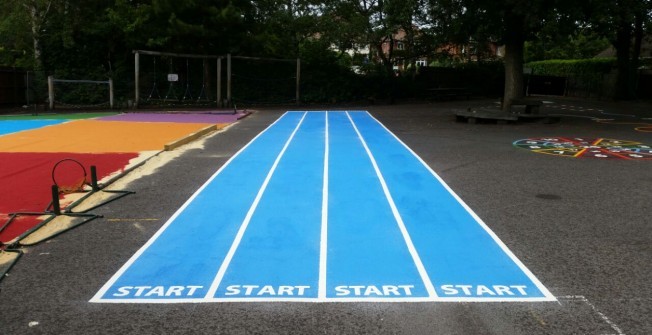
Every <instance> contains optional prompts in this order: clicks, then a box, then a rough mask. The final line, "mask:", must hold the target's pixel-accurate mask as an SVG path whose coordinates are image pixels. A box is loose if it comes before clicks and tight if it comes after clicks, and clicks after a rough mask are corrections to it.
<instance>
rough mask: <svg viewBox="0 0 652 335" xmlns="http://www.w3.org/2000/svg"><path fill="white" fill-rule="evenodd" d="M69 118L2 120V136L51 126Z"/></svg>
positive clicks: (0, 128) (0, 124) (0, 130)
mask: <svg viewBox="0 0 652 335" xmlns="http://www.w3.org/2000/svg"><path fill="white" fill-rule="evenodd" d="M67 121H68V120H0V136H2V135H7V134H12V133H17V132H19V131H24V130H31V129H36V128H41V127H45V126H51V125H55V124H60V123H64V122H67Z"/></svg>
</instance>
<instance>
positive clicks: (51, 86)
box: [48, 76, 54, 110]
mask: <svg viewBox="0 0 652 335" xmlns="http://www.w3.org/2000/svg"><path fill="white" fill-rule="evenodd" d="M48 102H49V104H50V110H53V109H54V77H53V76H48Z"/></svg>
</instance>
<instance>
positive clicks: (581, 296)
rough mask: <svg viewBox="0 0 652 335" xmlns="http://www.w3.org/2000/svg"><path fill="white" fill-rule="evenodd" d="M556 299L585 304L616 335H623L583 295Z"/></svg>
mask: <svg viewBox="0 0 652 335" xmlns="http://www.w3.org/2000/svg"><path fill="white" fill-rule="evenodd" d="M558 299H560V300H569V301H581V302H583V303H585V304H587V305H588V306H589V307H590V308H591V309H592V310H593V311H594V312H595V313H596V314H598V316H599V317H600V318H601V319H602V321H604V322H606V323H607V324H608V325H609V327H611V329H613V330H615V331H616V333H617V334H618V335H625V333H624V332H623V330H622V329H620V327H618V325H616V324H615V323H614V322H613V321H611V320H610V319H609V317H607V316H606V315H605V314H604V313H602V312H600V311H599V310H598V308H597V307H595V305H594V304H592V303H591V302H590V301H589V299H587V298H586V297H585V296H583V295H565V296H561V297H559V298H558Z"/></svg>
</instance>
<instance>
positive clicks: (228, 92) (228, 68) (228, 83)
mask: <svg viewBox="0 0 652 335" xmlns="http://www.w3.org/2000/svg"><path fill="white" fill-rule="evenodd" d="M226 103H227V104H228V105H229V106H231V54H226Z"/></svg>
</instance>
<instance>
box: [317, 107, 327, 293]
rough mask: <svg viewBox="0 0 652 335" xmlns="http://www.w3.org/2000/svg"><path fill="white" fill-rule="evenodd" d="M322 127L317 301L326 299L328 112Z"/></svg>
mask: <svg viewBox="0 0 652 335" xmlns="http://www.w3.org/2000/svg"><path fill="white" fill-rule="evenodd" d="M325 115H326V116H325V122H326V124H325V127H324V133H325V135H324V139H325V144H324V183H323V188H322V200H321V237H320V241H319V284H318V286H319V290H318V293H317V297H318V299H324V300H325V299H326V265H327V256H328V158H329V157H328V155H329V150H330V146H329V144H328V130H329V129H328V111H326V113H325Z"/></svg>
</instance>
